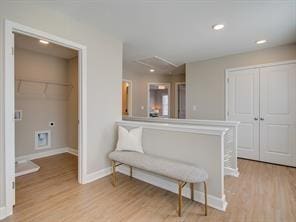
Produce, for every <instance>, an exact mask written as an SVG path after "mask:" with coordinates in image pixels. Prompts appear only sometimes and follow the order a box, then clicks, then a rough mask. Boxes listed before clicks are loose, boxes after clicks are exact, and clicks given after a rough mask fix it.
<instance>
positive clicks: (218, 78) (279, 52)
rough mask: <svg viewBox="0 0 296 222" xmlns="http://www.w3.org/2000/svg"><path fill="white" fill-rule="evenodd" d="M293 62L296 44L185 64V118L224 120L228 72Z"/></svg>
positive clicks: (295, 55) (295, 57)
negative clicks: (231, 69)
mask: <svg viewBox="0 0 296 222" xmlns="http://www.w3.org/2000/svg"><path fill="white" fill-rule="evenodd" d="M294 59H296V44H291V45H285V46H279V47H274V48H268V49H263V50H258V51H254V52H248V53H242V54H237V55H230V56H224V57H221V58H215V59H209V60H205V61H197V62H191V63H188V64H186V90H187V91H186V117H187V118H189V119H216V120H224V117H225V98H224V90H225V82H224V81H225V74H224V73H225V69H228V68H236V67H241V66H250V65H256V64H263V63H271V62H279V61H285V60H294ZM194 105H195V106H196V107H197V109H196V111H194V110H193V106H194Z"/></svg>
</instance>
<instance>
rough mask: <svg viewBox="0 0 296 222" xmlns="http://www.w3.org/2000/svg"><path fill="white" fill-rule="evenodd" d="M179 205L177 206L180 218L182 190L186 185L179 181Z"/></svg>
mask: <svg viewBox="0 0 296 222" xmlns="http://www.w3.org/2000/svg"><path fill="white" fill-rule="evenodd" d="M178 185H179V205H178V216H179V217H181V216H182V189H183V187H184V186H185V185H186V182H182V181H179V183H178Z"/></svg>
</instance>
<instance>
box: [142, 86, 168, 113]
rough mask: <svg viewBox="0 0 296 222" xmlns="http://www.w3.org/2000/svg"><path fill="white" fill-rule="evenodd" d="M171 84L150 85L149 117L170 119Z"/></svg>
mask: <svg viewBox="0 0 296 222" xmlns="http://www.w3.org/2000/svg"><path fill="white" fill-rule="evenodd" d="M170 88H171V84H170V83H148V104H147V110H148V117H160V118H169V117H170V99H171V96H170Z"/></svg>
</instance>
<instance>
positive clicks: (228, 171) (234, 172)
mask: <svg viewBox="0 0 296 222" xmlns="http://www.w3.org/2000/svg"><path fill="white" fill-rule="evenodd" d="M224 175H225V176H226V175H227V176H233V177H239V171H238V168H236V169H233V168H229V167H224Z"/></svg>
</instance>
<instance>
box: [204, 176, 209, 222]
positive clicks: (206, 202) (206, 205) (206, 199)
mask: <svg viewBox="0 0 296 222" xmlns="http://www.w3.org/2000/svg"><path fill="white" fill-rule="evenodd" d="M204 192H205V216H207V215H208V194H207V182H206V181H205V182H204Z"/></svg>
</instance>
